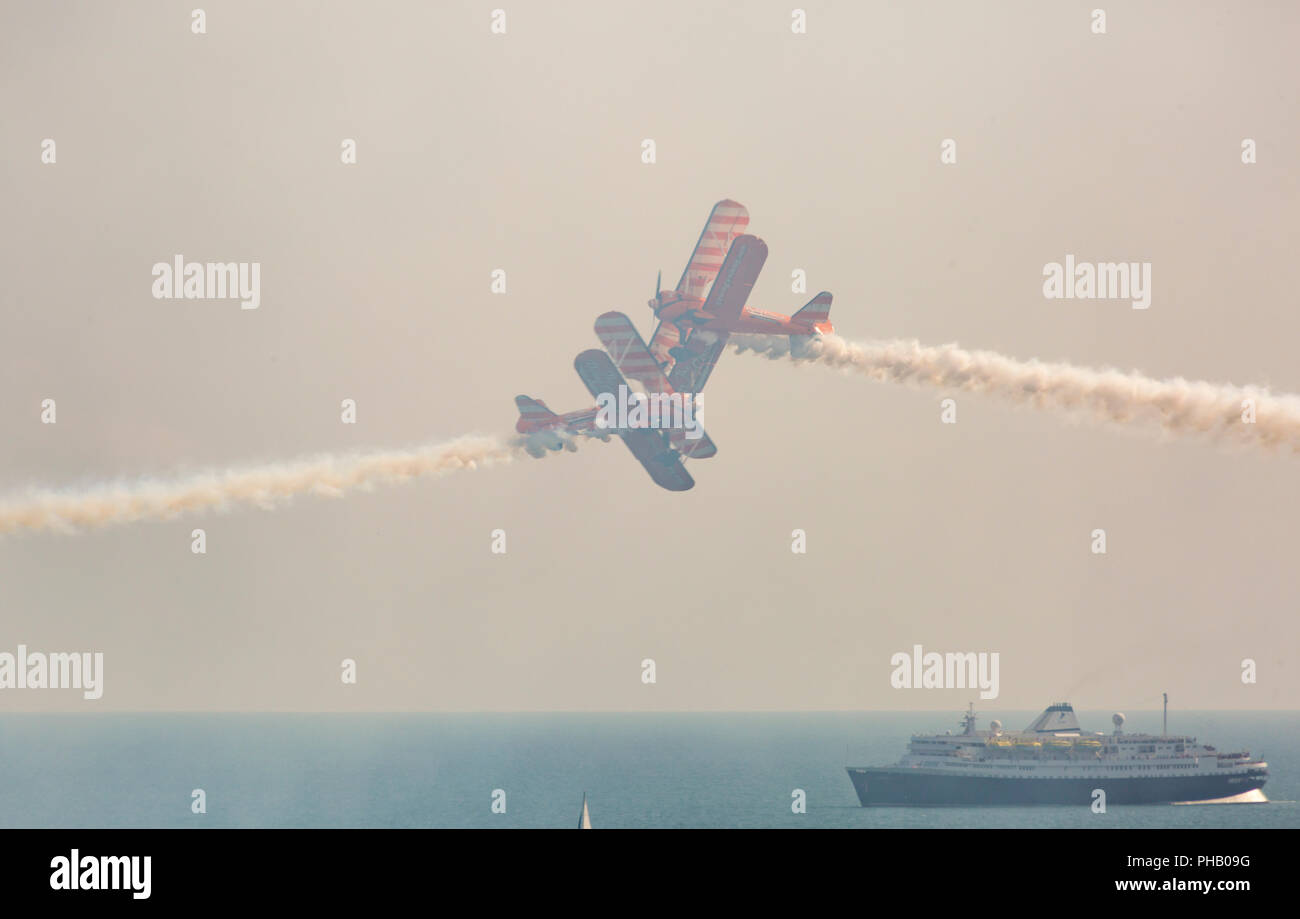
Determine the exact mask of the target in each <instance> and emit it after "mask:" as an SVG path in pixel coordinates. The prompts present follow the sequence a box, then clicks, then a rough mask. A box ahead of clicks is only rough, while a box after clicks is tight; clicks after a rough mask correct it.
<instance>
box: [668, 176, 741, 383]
mask: <svg viewBox="0 0 1300 919" xmlns="http://www.w3.org/2000/svg"><path fill="white" fill-rule="evenodd" d="M748 226H749V211H747V210H745V205H743V204H741V203H739V202H737V201H732V200H731V199H726V200H723V201H719V202H718V203H717V204H715V205H713V210H711V211H710V212H709V219H708V220H706V221H705V222H704V229H703V230H702V231H701V232H700V238H699V239H698V240H697V241H696V243H695V248H694V249H692V250H691V257H690V260H689V261H687V263H686V269H685V270H684V271H683V272H682V278H681V280H680V281H678V282H677V294H678V296H680V297H683V298H688V299H691V300H700V301H703V300H704V297H705V295H706V294H707V293H708V290H709V285H710V284H712V283H713V279H714V278H716V277H717V276H718V269H720V268H721V267H722V262H723V260H724V259H725V258H726V257H727V251H728V250H729V249H730V248H731V244H732V242H733V241H734V240H735V239H736V238H737V237H738V236H740V235H741V234H742V233H744V232H745V228H746V227H748ZM684 344H686V342H685V341H684V340H682V336H681V330H679V329H678V328H677V326H676V325H674V324H673V323H671V322H661V323H659V326H658V328H656V329H655V331H654V334H653V335H651V336H650V353H651V354H653V355H654V356H655V359H656V360H657V361H658V362H659V366H660V367H664V368H667V367H668V366H669V365H670V364H671V363H672V357H671V356H670V354H669V352H670V351H671V350H672V349H673V348H675V347H677V346H678V345H684Z"/></svg>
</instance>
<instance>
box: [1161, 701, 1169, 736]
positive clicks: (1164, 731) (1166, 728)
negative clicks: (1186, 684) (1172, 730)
mask: <svg viewBox="0 0 1300 919" xmlns="http://www.w3.org/2000/svg"><path fill="white" fill-rule="evenodd" d="M1160 695H1162V696H1164V697H1165V720H1164V726H1163V727H1161V728H1160V736H1161V737H1168V736H1169V693H1167V692H1162V693H1161V694H1160Z"/></svg>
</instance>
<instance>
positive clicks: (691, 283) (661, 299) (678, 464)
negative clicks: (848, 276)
mask: <svg viewBox="0 0 1300 919" xmlns="http://www.w3.org/2000/svg"><path fill="white" fill-rule="evenodd" d="M748 225H749V212H748V211H746V210H745V208H744V206H742V205H740V204H738V203H736V202H735V201H730V200H727V201H719V202H718V203H717V204H715V205H714V206H713V210H712V211H711V212H710V214H709V219H708V221H707V222H706V223H705V225H704V231H703V232H702V233H701V234H700V238H699V240H698V241H697V242H696V244H695V249H694V250H693V251H692V253H691V258H690V261H688V262H687V264H686V270H685V271H684V272H682V278H681V280H680V281H678V283H677V286H676V287H675V288H674V289H673V290H671V291H667V290H656V292H655V297H654V299H653V300H651V301H650V307H651V308H652V309H653V310H654V313H655V316H656V318H657V319H658V320H659V324H658V326H657V327H656V328H655V332H654V334H653V335H652V336H651V338H650V344H649V345H647V344H646V343H645V341H644V340H643V339H642V338H641V335H640V334H639V333H638V332H637V330H636V327H635V326H634V325H633V324H632V320H631V319H629V318H628V317H627V316H625V315H624V314H623V313H619V312H609V313H604V314H603V315H601V316H600V317H599V318H597V320H596V336H597V337H598V338H599V339H600V341H601V344H603V345H604V346H605V351H603V352H602V351H597V350H594V349H593V350H589V351H584V352H582V353H581V354H579V355H578V356H577V358H576V359H575V360H574V362H573V365H574V369H575V370H577V372H578V376H579V377H580V378H581V379H582V382H583V383H584V384H585V385H586V387H587V389H588V391H589V392H590V393H591V394H592V396H594V397H595V398H596V400H597V405H596V406H595V407H593V408H589V409H583V410H581V411H576V412H568V413H566V414H563V415H559V414H556V413H555V412H552V411H551V410H550V409H549V408H547V407H546V404H545V403H544V402H542V401H540V400H537V399H532V398H530V397H529V396H516V397H515V404H516V405H517V406H518V407H519V421H518V422H517V423H516V424H515V430H517V431H519V433H521V434H523V435H525V441H524V446H525V449H526V450H528V452H529V453H531V454H532V455H534V456H541V455H543V454H544V453H545V451H546V450H548V449H549V450H559V449H563V448H569V449H576V448H575V447H574V438H575V437H577V436H587V437H598V438H600V439H601V440H608V439H609V436H610V434H617V435H619V437H621V438H622V439H623V441H624V443H626V444H627V446H628V449H630V450H631V451H632V454H633V456H635V457H636V458H637V460H638V461H639V462H640V463H641V465H642V466H644V467H645V469H646V471H647V472H649V473H650V477H651V478H652V479H654V481H655V482H656V483H657V484H658V485H660V486H662V487H664V488H666V489H668V490H670V491H685V490H686V489H688V488H690V487H692V486H693V485H694V484H695V480H694V479H692V478H691V475H690V473H689V472H687V471H686V468H685V466H684V465H683V463H682V461H683V459H684V458H691V459H707V458H708V457H710V456H713V455H714V454H715V453H717V452H718V451H717V447H715V446H714V444H713V441H712V440H710V439H709V436H708V434H706V433H705V432H704V429H703V428H702V427H701V426H700V425H699V423H698V418H697V413H698V409H699V402H700V399H699V394H700V392H701V391H702V390H703V389H704V384H705V382H706V381H707V380H708V378H709V374H710V373H712V371H713V367H714V365H716V364H717V362H718V358H719V357H720V356H721V355H722V352H723V350H724V349H725V348H726V346H727V339H728V338H729V337H730V335H731V333H733V332H759V333H764V334H769V335H789V336H791V340H792V342H797V341H798V340H806V339H808V338H810V337H812V336H815V335H821V334H823V333H829V332H831V331H833V327H832V326H831V322H830V305H831V295H830V294H829V293H827V292H825V291H823V292H822V293H820V294H818V295H817V296H816V297H814V298H813V299H812V301H811V302H809V303H808V305H807V306H805V307H804V308H803V309H801V310H799V312H797V313H795V314H794V315H793V316H780V315H777V314H774V313H767V312H764V311H762V310H756V309H753V308H750V307H747V306H746V301H747V300H748V299H749V293H750V291H751V290H752V289H753V287H754V282H755V281H756V280H757V279H758V274H759V272H760V271H761V270H762V268H763V262H764V261H765V260H766V259H767V245H766V244H765V243H764V242H763V241H762V240H761V239H758V238H757V237H754V236H749V235H746V234H745V232H744V231H745V228H746V227H747V226H748ZM658 286H659V283H658V282H656V283H655V287H656V288H658ZM628 380H632V381H633V382H634V383H635V384H636V387H637V389H636V390H634V389H633V388H632V387H630V386H629V383H628ZM629 401H630V402H631V403H633V404H632V406H631V410H630V411H623V410H622V408H620V410H619V411H618V413H617V415H616V417H617V419H618V423H615V424H611V423H610V418H611V416H610V412H609V411H608V409H609V408H610V407H611V405H613V404H617V405H619V406H622V407H623V408H626V403H628V402H629ZM665 417H667V418H668V419H669V421H668V423H663V419H664V418H665Z"/></svg>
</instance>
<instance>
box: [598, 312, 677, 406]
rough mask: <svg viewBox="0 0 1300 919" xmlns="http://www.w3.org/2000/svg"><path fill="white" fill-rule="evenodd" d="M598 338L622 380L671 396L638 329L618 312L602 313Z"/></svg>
mask: <svg viewBox="0 0 1300 919" xmlns="http://www.w3.org/2000/svg"><path fill="white" fill-rule="evenodd" d="M596 337H597V338H599V339H600V343H601V344H602V345H604V346H605V350H606V351H608V352H609V356H610V357H612V358H613V359H614V366H616V367H618V369H619V371H620V372H621V373H622V374H623V376H625V377H627V378H628V379H630V380H636V381H637V382H638V383H640V384H641V385H642V386H644V387H645V389H646V392H671V391H672V390H670V389H669V388H668V379H667V377H665V376H664V372H663V369H662V368H661V367H660V366H659V361H657V360H656V359H655V356H654V355H653V354H651V353H650V349H649V348H647V347H646V344H645V342H644V341H643V340H642V338H641V335H640V333H638V332H637V330H636V326H634V325H633V324H632V320H631V319H629V318H628V317H627V316H626V315H624V314H623V313H619V312H609V313H603V314H601V315H600V316H599V317H597V319H596Z"/></svg>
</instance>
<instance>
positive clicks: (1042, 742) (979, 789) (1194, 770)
mask: <svg viewBox="0 0 1300 919" xmlns="http://www.w3.org/2000/svg"><path fill="white" fill-rule="evenodd" d="M1111 720H1112V722H1113V723H1114V726H1115V729H1114V731H1113V732H1112V733H1109V734H1102V733H1089V732H1084V731H1083V730H1081V729H1080V727H1079V722H1078V719H1076V718H1075V716H1074V709H1073V708H1072V707H1071V706H1070V704H1069V703H1068V702H1056V703H1053V704H1052V705H1049V706H1048V707H1047V709H1046V710H1045V711H1044V712H1043V713H1042V714H1041V715H1039V716H1038V717H1037V718H1035V719H1034V721H1033V723H1032V724H1031V725H1029V727H1027V728H1025V729H1024V730H1023V731H1004V730H1003V729H1002V724H1001V723H1000V722H998V721H992V722H990V723H989V730H987V731H980V730H976V719H975V705H974V703H971V707H970V710H969V711H968V712H967V713H966V714H965V715H964V716H963V717H962V719H961V722H960V726H961V727H962V731H961V733H959V734H954V733H952V732H951V731H949V732H948V733H946V734H914V735H913V736H912V741H911V743H910V744H909V746H908V751H907V754H906V755H905V756H904V757H903V759H902V761H900V762H899V763H898V764H897V765H895V766H865V767H864V766H850V767H848V771H849V778H850V779H852V781H853V787H854V788H855V789H857V792H858V799H859V800H860V801H861V802H862V804H863V806H864V807H867V806H876V805H886V806H917V807H937V806H944V805H964V806H972V805H984V804H1021V805H1023V804H1077V805H1091V804H1092V803H1093V801H1094V800H1097V799H1098V798H1099V796H1097V795H1095V794H1094V792H1095V790H1096V789H1101V790H1103V791H1104V792H1105V793H1106V797H1105V802H1106V804H1108V805H1110V804H1165V803H1177V802H1188V801H1209V800H1217V799H1221V798H1235V797H1237V796H1239V795H1243V794H1245V793H1246V792H1251V791H1254V790H1255V789H1258V788H1261V787H1262V786H1263V785H1264V782H1265V781H1267V780H1268V764H1267V763H1265V762H1262V761H1260V760H1256V759H1252V758H1251V756H1250V754H1249V753H1246V752H1244V751H1243V752H1236V753H1221V752H1219V751H1218V750H1215V749H1214V747H1211V746H1207V745H1205V744H1199V743H1197V742H1196V738H1195V737H1184V736H1180V735H1171V734H1169V733H1168V723H1169V704H1168V697H1166V699H1165V721H1164V724H1165V730H1163V731H1162V732H1161V733H1160V734H1158V735H1157V734H1126V733H1125V732H1124V730H1123V727H1124V716H1123V715H1122V714H1116V715H1114V716H1113V717H1112V719H1111Z"/></svg>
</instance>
